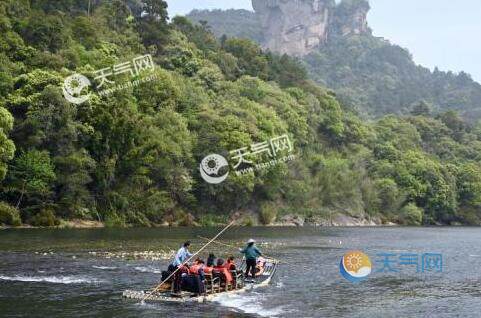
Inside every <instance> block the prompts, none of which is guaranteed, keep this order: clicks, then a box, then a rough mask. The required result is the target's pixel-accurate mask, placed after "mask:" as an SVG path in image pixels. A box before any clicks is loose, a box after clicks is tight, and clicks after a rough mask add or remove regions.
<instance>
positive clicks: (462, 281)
mask: <svg viewBox="0 0 481 318" xmlns="http://www.w3.org/2000/svg"><path fill="white" fill-rule="evenodd" d="M218 230H219V229H213V228H158V229H135V228H134V229H95V230H94V229H92V230H90V229H78V230H77V229H75V230H74V229H65V230H58V229H19V230H13V229H9V230H1V231H0V316H1V317H479V312H480V310H481V274H480V271H479V269H476V266H477V265H476V264H477V263H478V262H479V261H481V247H480V242H481V229H479V228H447V227H446V228H314V227H312V228H311V227H304V228H269V227H266V228H248V227H245V228H233V229H230V230H229V231H228V232H227V233H226V234H225V235H223V236H222V237H221V239H220V241H221V242H223V243H227V244H230V245H235V246H241V245H242V244H243V242H245V241H246V240H247V239H248V238H251V237H253V238H255V239H256V240H257V241H258V242H259V247H260V249H261V250H262V251H264V252H265V253H267V254H269V255H270V256H272V257H276V258H278V259H280V260H283V263H282V264H281V265H280V267H279V270H278V272H277V273H276V276H275V277H274V280H273V281H272V284H271V285H270V286H268V287H265V288H262V289H257V290H255V291H252V292H248V293H245V294H241V295H236V296H229V297H225V296H223V297H219V298H218V299H216V301H215V302H214V303H207V304H198V303H196V304H188V305H177V304H170V305H168V304H155V303H153V304H150V303H147V304H138V303H137V302H135V301H130V300H124V299H122V298H121V292H122V291H123V290H125V289H148V288H150V287H152V286H153V285H155V283H156V282H158V281H159V276H160V274H159V273H160V271H161V270H162V269H164V268H165V267H166V266H167V264H168V260H167V259H165V257H168V256H169V255H164V254H162V252H164V253H166V254H168V251H169V250H171V249H177V248H178V247H179V245H180V244H181V242H182V241H184V240H186V239H190V240H192V242H193V245H192V248H191V250H195V249H196V248H199V247H200V246H201V245H202V244H203V243H204V241H203V239H201V238H200V237H212V236H214V235H215V234H216V233H217V231H218ZM349 250H361V251H363V252H364V253H365V254H367V255H368V256H369V257H370V259H371V261H372V263H373V270H372V273H371V275H369V276H368V278H367V279H366V280H365V281H363V282H361V283H358V284H353V283H351V282H349V281H348V280H346V279H344V278H343V276H341V274H340V272H339V264H340V260H341V257H342V256H343V255H344V253H346V252H347V251H349ZM148 251H151V252H150V254H149V253H148ZM207 251H214V252H215V253H216V254H217V256H223V257H225V256H228V255H229V254H235V253H236V250H235V249H233V248H229V247H227V246H225V245H219V244H215V245H212V246H211V247H210V248H208V249H207ZM146 252H147V253H146ZM381 254H391V256H390V257H391V260H392V261H393V262H392V263H390V265H391V266H392V267H389V268H388V269H389V270H386V268H385V267H384V265H385V264H386V262H385V261H384V260H385V256H382V255H381ZM408 254H409V255H411V256H410V257H411V261H410V262H409V263H408V264H404V265H403V264H402V262H401V260H404V261H406V255H408ZM402 255H404V256H402ZM429 255H431V256H433V255H434V256H435V257H437V259H438V260H439V259H441V260H442V262H441V261H440V262H437V263H436V262H433V263H428V262H427V261H426V264H431V265H433V267H428V266H426V268H424V264H422V260H423V259H424V257H431V256H429ZM122 256H123V257H122ZM162 256H165V257H162ZM414 256H416V262H413V261H414ZM383 257H384V258H383ZM402 257H404V258H402ZM158 258H160V259H158ZM394 261H397V263H395V262H394ZM415 263H416V264H415ZM434 265H436V266H434ZM475 265H476V266H475ZM418 266H419V267H418ZM381 269H384V271H383V272H381V271H380V270H381ZM393 270H397V272H394V271H393ZM418 270H419V271H418ZM423 270H424V271H423Z"/></svg>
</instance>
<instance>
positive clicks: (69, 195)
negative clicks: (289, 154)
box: [0, 0, 481, 226]
mask: <svg viewBox="0 0 481 318" xmlns="http://www.w3.org/2000/svg"><path fill="white" fill-rule="evenodd" d="M143 2H144V3H145V8H144V10H145V11H144V13H143V14H142V15H140V14H139V13H136V12H138V11H137V10H135V9H133V8H129V7H128V5H126V4H125V2H124V1H120V0H113V1H92V2H90V1H89V2H88V3H87V2H86V1H81V0H69V1H62V2H58V1H53V0H43V1H34V0H30V1H28V0H21V1H13V0H3V1H1V2H0V29H1V36H0V60H1V63H0V68H1V72H0V106H1V107H0V128H1V130H0V153H1V156H0V161H1V166H0V177H2V179H3V181H2V183H1V201H2V203H1V204H0V224H13V225H18V224H20V222H23V223H30V224H33V225H40V226H51V225H55V224H58V223H60V222H61V220H68V219H74V218H80V219H86V220H99V221H102V222H105V223H106V224H107V225H109V226H122V225H127V224H134V225H144V226H151V225H157V224H178V225H190V224H194V223H200V224H215V223H222V222H225V221H226V220H227V218H228V217H229V216H231V215H234V214H235V215H237V216H238V217H239V218H241V219H242V220H243V221H244V223H245V224H254V223H256V222H261V223H264V224H268V223H271V222H274V221H275V220H276V219H279V218H280V217H282V215H287V214H298V215H300V216H302V217H304V218H307V219H308V220H312V221H313V222H317V221H316V220H323V219H330V218H332V217H333V216H335V215H336V214H338V213H340V214H344V215H350V216H353V217H356V218H360V219H372V220H379V221H381V222H389V221H394V222H399V223H401V224H422V223H424V224H434V223H457V222H459V223H469V224H479V223H480V221H481V209H480V208H481V165H480V160H481V129H480V128H481V127H479V126H476V125H472V124H467V123H466V122H464V121H463V120H462V119H461V118H460V117H459V116H458V115H457V114H456V113H454V112H442V113H440V114H438V115H435V116H431V115H430V113H429V107H428V106H427V105H426V104H423V103H420V104H418V105H416V107H414V109H413V110H412V114H410V115H408V116H405V117H395V116H388V117H385V118H381V119H379V120H377V121H374V122H367V121H365V120H362V119H360V117H358V116H357V115H356V114H355V113H353V112H352V111H350V110H349V109H350V108H349V107H345V106H342V105H341V104H340V103H339V101H338V100H337V99H336V97H335V95H334V94H333V93H332V92H330V91H328V90H326V89H324V88H322V87H319V86H317V85H316V84H314V83H313V82H311V81H310V80H308V77H307V72H306V70H305V69H303V67H302V65H300V64H299V63H298V62H297V61H296V60H293V59H291V58H289V57H287V56H282V57H279V56H276V55H273V54H268V53H265V52H262V50H261V49H260V47H259V46H258V45H257V44H255V43H254V42H251V41H250V40H246V39H236V38H223V39H222V40H217V39H216V37H215V36H214V35H213V34H212V33H210V32H209V31H208V30H207V29H206V27H205V26H201V25H193V24H191V22H189V20H187V19H186V18H181V17H178V18H175V19H173V20H172V21H171V22H168V19H167V11H166V3H165V2H163V1H156V0H145V1H143ZM136 3H137V2H136ZM89 4H90V5H89ZM146 54H151V55H152V57H153V62H154V63H155V65H156V67H155V75H156V77H157V80H155V81H150V82H142V83H141V84H139V85H138V86H135V87H125V88H123V89H121V90H118V91H115V92H114V93H112V94H109V95H101V94H98V93H96V90H95V89H92V92H91V96H90V99H89V100H88V101H86V102H84V103H81V104H72V103H70V102H68V101H67V100H66V98H65V97H64V94H63V92H62V85H63V83H64V79H65V78H66V77H68V76H69V75H71V74H73V73H81V74H85V75H86V76H87V77H88V78H89V79H90V81H91V82H96V79H95V74H96V70H101V69H105V68H108V67H110V66H111V65H114V64H115V65H117V64H119V63H124V62H125V61H130V60H132V59H135V58H136V57H138V56H143V55H146ZM121 76H125V77H128V74H123V75H121ZM105 85H107V87H108V85H113V84H109V83H106V84H105ZM353 94H354V93H353ZM359 98H360V97H359ZM284 134H288V136H289V137H290V139H291V140H292V142H293V144H294V151H295V154H296V157H297V159H296V160H295V161H292V162H289V163H281V164H278V165H275V166H273V167H271V168H269V169H267V170H262V171H260V172H257V173H255V174H247V175H240V176H239V175H235V174H231V175H229V178H228V179H227V180H226V181H225V182H223V183H221V184H218V185H213V184H208V183H206V182H205V181H204V180H203V179H202V178H201V176H200V173H199V163H200V162H201V160H202V158H204V157H205V156H206V155H208V154H211V153H219V154H226V152H228V151H229V150H231V149H237V148H242V147H244V146H246V145H250V144H253V143H262V142H264V141H265V140H268V139H270V138H273V137H276V136H281V135H284Z"/></svg>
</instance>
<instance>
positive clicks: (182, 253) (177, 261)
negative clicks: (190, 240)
mask: <svg viewBox="0 0 481 318" xmlns="http://www.w3.org/2000/svg"><path fill="white" fill-rule="evenodd" d="M191 256H192V254H191V253H190V252H189V250H188V249H187V247H183V246H182V247H181V248H180V249H179V250H178V251H177V254H176V255H175V258H174V262H173V263H172V264H173V265H174V266H179V265H181V264H182V263H184V262H185V261H186V260H187V259H188V258H189V257H191Z"/></svg>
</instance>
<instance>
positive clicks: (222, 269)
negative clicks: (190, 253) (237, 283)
mask: <svg viewBox="0 0 481 318" xmlns="http://www.w3.org/2000/svg"><path fill="white" fill-rule="evenodd" d="M214 269H215V270H217V271H219V272H221V273H222V274H224V276H225V280H226V281H227V283H228V284H229V283H231V282H232V281H233V280H234V279H233V278H232V274H231V273H230V272H229V270H228V269H227V268H225V267H224V266H216V267H214Z"/></svg>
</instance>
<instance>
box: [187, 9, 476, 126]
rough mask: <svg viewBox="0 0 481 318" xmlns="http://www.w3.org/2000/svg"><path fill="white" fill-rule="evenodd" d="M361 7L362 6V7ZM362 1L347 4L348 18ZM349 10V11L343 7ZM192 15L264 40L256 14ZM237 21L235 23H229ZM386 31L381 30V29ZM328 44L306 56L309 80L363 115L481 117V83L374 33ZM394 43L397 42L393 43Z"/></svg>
mask: <svg viewBox="0 0 481 318" xmlns="http://www.w3.org/2000/svg"><path fill="white" fill-rule="evenodd" d="M358 3H359V4H358ZM363 3H364V1H346V0H345V1H343V2H342V3H341V4H340V5H339V7H340V8H339V10H338V12H340V13H339V14H341V16H340V17H338V18H339V19H342V18H343V17H342V12H347V13H346V14H347V16H346V17H345V20H346V19H349V18H350V17H351V16H350V15H349V14H348V13H349V12H351V11H352V10H355V8H351V7H352V6H356V5H363ZM347 6H350V7H349V8H344V7H347ZM188 17H189V18H190V19H192V21H195V22H199V21H203V23H205V24H206V25H208V26H209V27H210V28H211V29H212V31H213V32H214V33H215V34H216V35H217V36H218V37H219V38H220V37H221V36H222V35H224V34H225V35H227V36H235V37H246V38H249V39H251V40H254V41H256V42H258V43H262V42H263V41H264V39H263V35H262V27H261V25H260V22H259V20H258V18H257V17H256V14H255V13H254V12H249V11H246V10H227V11H221V10H212V11H208V10H203V11H202V10H194V11H192V12H191V13H190V14H189V15H188ZM231 21H235V23H230V22H231ZM377 31H379V32H382V30H377ZM329 34H330V37H329V39H328V41H327V43H325V44H324V45H322V46H320V47H319V48H318V49H317V50H315V51H314V52H312V53H311V54H310V55H308V56H306V57H304V58H303V62H304V63H305V67H306V69H307V70H308V71H309V75H310V78H312V79H314V80H315V81H316V82H317V83H319V84H321V85H323V86H326V87H329V88H331V89H333V90H334V91H335V92H336V94H337V96H338V98H339V99H340V100H341V101H342V102H343V103H344V104H345V105H349V106H350V107H351V108H352V109H353V110H355V111H357V112H358V113H359V114H360V115H361V116H363V117H379V116H382V115H386V114H404V115H405V114H408V113H409V112H410V111H411V110H412V108H413V107H414V106H415V105H417V104H418V103H420V102H425V103H427V104H428V105H430V108H431V110H432V111H433V112H435V113H439V112H442V111H446V110H457V111H458V112H459V113H460V114H461V115H462V116H463V117H464V118H467V119H470V120H473V121H474V120H477V119H480V118H481V85H480V84H479V83H477V82H475V81H473V80H472V78H471V77H470V75H469V74H467V73H464V72H461V73H459V74H455V73H453V72H443V71H440V70H438V69H437V68H436V69H435V70H434V71H430V70H429V69H427V68H425V67H422V66H419V65H416V64H415V63H414V61H413V58H412V56H411V54H410V53H409V52H408V51H407V50H406V49H403V48H401V47H399V46H397V45H394V44H392V43H391V42H389V41H388V40H386V39H383V38H379V37H375V36H373V35H371V34H370V33H366V34H359V35H356V34H350V35H342V34H337V33H336V32H333V31H331V32H330V33H329ZM394 40H395V39H394Z"/></svg>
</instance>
